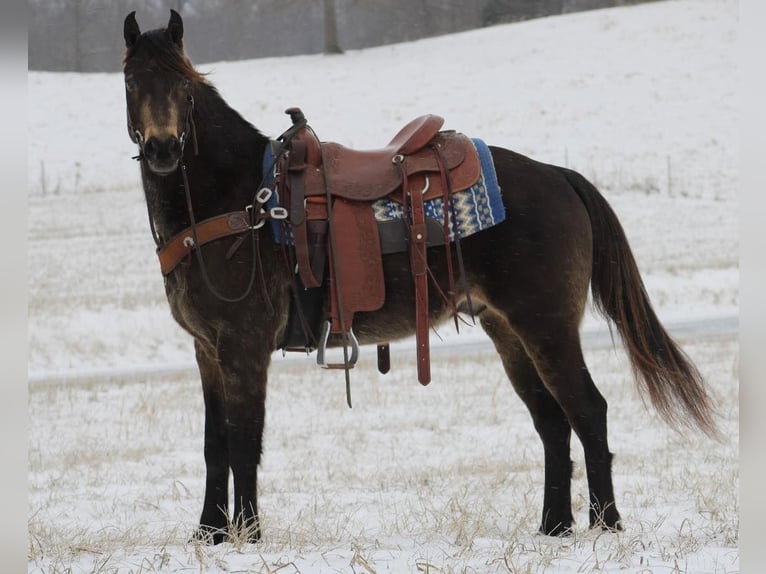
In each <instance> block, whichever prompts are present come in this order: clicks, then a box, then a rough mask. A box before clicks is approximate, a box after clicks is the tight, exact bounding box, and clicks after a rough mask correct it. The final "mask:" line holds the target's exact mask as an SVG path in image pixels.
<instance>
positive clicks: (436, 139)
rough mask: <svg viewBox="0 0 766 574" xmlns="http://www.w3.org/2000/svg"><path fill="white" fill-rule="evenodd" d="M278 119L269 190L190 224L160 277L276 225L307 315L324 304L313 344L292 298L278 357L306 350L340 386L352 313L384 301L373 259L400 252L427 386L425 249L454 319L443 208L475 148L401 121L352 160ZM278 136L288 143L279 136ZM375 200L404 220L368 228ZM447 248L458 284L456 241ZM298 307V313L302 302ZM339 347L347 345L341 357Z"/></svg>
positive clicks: (429, 121)
mask: <svg viewBox="0 0 766 574" xmlns="http://www.w3.org/2000/svg"><path fill="white" fill-rule="evenodd" d="M286 113H288V114H289V115H290V117H291V119H292V122H293V127H292V128H291V129H290V130H288V131H287V132H285V134H283V136H280V140H281V141H282V144H281V146H280V147H279V151H278V153H277V154H276V157H275V160H274V168H275V169H274V170H273V173H275V174H276V177H275V179H274V183H273V187H272V188H263V189H261V190H260V191H259V192H258V194H256V199H255V201H254V202H253V205H250V206H247V207H246V208H245V210H244V211H238V212H232V213H226V214H223V215H220V216H217V217H213V218H210V219H208V220H205V221H202V222H199V223H198V224H196V226H195V228H194V230H193V231H194V234H192V233H191V232H190V230H188V229H187V230H184V231H183V232H181V233H179V234H178V235H177V236H175V237H173V238H171V239H170V240H169V241H168V242H167V243H166V244H165V245H164V246H163V247H162V248H161V249H159V250H158V255H159V258H160V264H161V269H162V272H163V274H165V275H167V274H168V273H170V272H171V271H172V270H173V269H174V268H175V267H176V266H177V265H178V264H179V262H180V261H182V260H183V259H184V258H188V256H189V253H190V252H191V251H192V250H193V249H194V248H195V247H196V245H203V244H205V243H207V242H209V241H214V240H216V239H219V238H221V237H225V236H228V235H237V234H244V233H245V232H246V231H248V230H253V229H257V228H258V227H260V226H261V225H263V224H264V223H265V221H264V220H263V219H262V218H263V217H265V218H269V219H274V220H279V221H280V223H281V225H282V226H283V227H282V229H283V231H284V230H285V229H287V230H288V233H289V235H290V238H291V243H292V244H293V253H294V256H295V263H296V265H295V267H296V287H297V288H296V290H295V291H296V293H311V294H314V295H319V297H318V298H317V297H313V301H314V303H312V305H313V306H314V307H317V305H316V302H317V301H319V302H322V301H327V304H324V305H322V306H323V307H325V308H327V312H326V314H325V317H322V318H321V321H320V322H321V334H320V335H319V338H318V340H317V338H316V337H315V336H314V334H313V332H309V331H311V329H310V325H309V324H308V323H307V321H306V320H305V316H306V315H307V314H311V313H312V311H313V310H307V309H301V308H300V307H301V305H302V303H301V298H300V297H296V298H295V299H294V301H293V309H292V311H291V319H290V323H291V325H292V327H290V328H289V329H288V330H290V329H292V330H293V331H294V330H295V325H298V326H299V328H300V329H302V330H303V335H304V336H303V337H302V341H303V342H302V343H301V344H299V345H297V346H296V345H294V344H293V343H292V342H291V341H290V340H289V339H286V340H285V341H283V343H282V344H281V345H280V348H282V349H283V350H290V351H292V350H300V351H303V352H306V351H313V350H314V349H316V350H317V362H318V363H319V364H320V365H322V366H323V367H326V368H343V369H345V370H346V380H347V385H348V370H349V369H350V368H352V367H353V366H354V364H355V363H356V361H357V358H358V355H359V349H358V342H357V340H356V337H355V336H354V333H353V322H354V314H355V313H357V312H361V311H375V310H377V309H380V308H381V307H382V306H383V304H384V302H385V297H386V293H385V280H384V276H383V264H382V256H383V254H385V253H391V252H395V251H404V250H406V251H408V252H409V261H410V267H411V272H412V277H413V282H414V288H415V300H416V309H415V315H416V317H415V324H416V334H415V337H416V346H417V366H418V380H419V381H420V383H421V384H424V385H425V384H428V383H429V382H430V380H431V373H430V348H429V337H428V335H429V328H430V325H429V315H428V307H429V306H428V283H429V278H428V277H429V274H428V261H427V256H426V249H427V248H428V247H430V246H433V245H442V244H443V245H444V246H445V249H446V251H447V264H448V276H449V281H450V285H449V289H448V290H447V293H448V294H449V297H450V298H451V300H450V301H448V303H449V304H450V306H451V308H452V310H453V313H454V314H455V317H457V309H456V304H455V294H456V290H455V286H454V273H453V270H452V255H451V246H450V230H451V229H453V227H452V226H453V225H454V224H453V222H452V221H451V219H450V212H451V210H450V209H449V207H448V206H449V205H451V204H450V199H451V194H453V193H456V192H460V191H463V190H466V189H469V188H470V187H472V186H473V185H475V184H476V182H477V181H478V180H479V179H480V178H481V175H482V173H481V162H480V160H479V156H478V153H477V151H476V148H475V147H474V145H473V143H472V142H471V140H470V139H469V138H468V137H467V136H465V135H463V134H460V133H456V132H454V131H440V130H441V127H442V125H443V124H444V119H443V118H441V117H439V116H437V115H431V114H428V115H423V116H420V117H418V118H416V119H414V120H412V121H410V122H409V123H408V124H406V125H405V126H404V127H403V128H402V129H401V130H400V131H399V132H398V133H397V134H396V135H395V136H394V137H393V139H392V140H391V141H390V143H389V144H388V145H387V146H385V147H383V148H381V149H376V150H363V151H359V150H353V149H349V148H346V147H344V146H342V145H340V144H337V143H331V142H320V140H319V139H318V138H317V136H316V134H315V133H314V131H313V130H312V129H311V128H310V127H309V126H308V124H307V122H306V119H305V116H304V114H303V113H302V112H301V110H300V109H299V108H290V109H288V110H287V111H286ZM286 134H289V135H288V136H287V137H285V135H286ZM275 143H276V142H275ZM272 189H273V190H274V191H276V192H277V196H278V201H279V204H278V205H277V206H272V207H271V208H270V209H266V208H268V207H269V200H270V199H271V198H272V191H271V190H272ZM435 198H442V199H443V200H444V209H443V213H444V221H442V222H438V223H437V222H435V221H434V220H432V219H430V218H427V217H426V215H425V207H424V206H425V202H427V201H430V200H432V199H435ZM381 199H387V200H390V201H393V202H396V203H397V204H399V205H401V208H402V213H403V214H404V221H403V222H398V223H401V224H402V225H394V226H384V225H383V224H382V223H380V222H378V221H376V219H375V215H374V210H373V204H374V203H375V202H376V201H379V200H381ZM260 214H263V215H260ZM256 218H257V221H255V219H256ZM386 223H391V222H386ZM192 235H193V237H194V239H196V241H193V240H192ZM455 235H457V234H455ZM456 248H457V250H458V257H457V261H458V264H459V266H460V267H461V268H460V269H459V275H460V276H461V277H462V276H463V270H462V264H461V263H460V262H461V261H462V258H461V257H460V253H459V250H460V244H459V240H457V239H456ZM310 299H311V297H310ZM303 301H304V303H303V305H305V298H304V299H303ZM296 306H297V307H298V309H297V313H296V312H295V307H296ZM295 317H300V319H295ZM330 335H334V336H339V337H340V338H341V341H342V342H343V348H344V360H343V363H336V364H332V363H328V362H326V361H325V351H326V347H327V342H328V339H329V337H330ZM347 345H350V346H351V353H350V356H349V355H348V353H347ZM378 368H379V370H381V372H387V371H388V369H389V368H390V359H389V349H388V344H387V343H386V344H381V345H378Z"/></svg>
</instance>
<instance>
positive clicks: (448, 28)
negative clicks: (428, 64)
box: [28, 0, 656, 72]
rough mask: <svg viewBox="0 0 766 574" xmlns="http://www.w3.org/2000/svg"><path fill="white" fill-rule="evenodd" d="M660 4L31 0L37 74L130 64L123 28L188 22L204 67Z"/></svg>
mask: <svg viewBox="0 0 766 574" xmlns="http://www.w3.org/2000/svg"><path fill="white" fill-rule="evenodd" d="M646 1H656V0H476V1H473V2H466V1H465V0H143V1H138V0H112V1H110V2H104V1H103V0H28V7H29V12H28V14H29V22H28V57H29V58H28V65H29V69H32V70H51V71H74V72H113V71H118V70H120V67H121V58H122V52H123V47H124V45H123V38H122V24H123V20H124V18H125V16H126V15H127V14H128V13H129V12H131V11H133V10H135V11H136V17H137V19H138V22H139V24H140V25H141V28H142V29H143V30H149V29H152V28H157V27H160V26H164V25H165V23H166V22H167V19H168V14H169V10H170V9H171V8H172V9H174V10H176V11H177V12H179V13H180V14H181V15H182V16H183V18H184V25H185V27H186V29H187V35H186V39H185V42H186V50H187V52H188V54H189V56H190V57H191V59H192V61H194V62H195V63H205V62H215V61H221V60H241V59H249V58H262V57H274V56H291V55H296V54H314V53H320V52H328V53H337V52H342V51H343V50H351V49H359V48H365V47H369V46H377V45H381V44H390V43H395V42H404V41H410V40H416V39H418V38H424V37H429V36H437V35H441V34H449V33H452V32H459V31H462V30H469V29H473V28H479V27H483V26H490V25H494V24H499V23H505V22H513V21H518V20H525V19H529V18H538V17H542V16H550V15H555V14H565V13H569V12H577V11H581V10H590V9H594V8H605V7H611V6H619V5H626V4H637V3H640V2H646Z"/></svg>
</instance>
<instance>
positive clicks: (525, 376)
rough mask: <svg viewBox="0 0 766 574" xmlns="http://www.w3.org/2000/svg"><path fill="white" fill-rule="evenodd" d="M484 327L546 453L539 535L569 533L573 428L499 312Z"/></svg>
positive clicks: (485, 318)
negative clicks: (524, 405)
mask: <svg viewBox="0 0 766 574" xmlns="http://www.w3.org/2000/svg"><path fill="white" fill-rule="evenodd" d="M480 321H481V325H482V327H483V328H484V331H485V332H486V333H487V335H489V337H490V338H491V339H492V341H493V342H494V344H495V348H496V349H497V351H498V353H499V354H500V357H501V359H502V361H503V366H504V367H505V372H506V373H507V375H508V378H509V379H510V380H511V383H512V384H513V387H514V389H515V390H516V392H517V393H518V395H519V396H520V397H521V399H522V400H523V401H524V403H525V404H526V406H527V408H528V409H529V412H530V414H531V415H532V420H533V421H534V425H535V429H536V430H537V433H538V434H539V435H540V438H541V439H542V441H543V448H544V451H545V494H544V499H543V515H542V522H541V524H540V532H542V533H543V534H549V535H552V536H555V535H560V534H566V533H568V532H569V531H570V529H571V527H572V500H571V478H572V462H571V460H570V458H569V439H570V436H571V434H572V433H571V431H572V428H571V426H570V425H569V421H568V420H567V418H566V415H565V414H564V412H563V411H562V410H561V407H560V406H559V404H558V403H557V402H556V400H555V399H554V398H553V396H552V395H551V394H550V392H548V390H547V389H546V388H545V385H544V384H543V382H542V381H541V380H540V377H539V375H538V374H537V370H536V369H535V366H534V363H533V362H532V360H531V359H530V358H529V356H528V355H527V352H526V351H525V350H524V347H523V345H522V344H521V340H520V339H519V338H518V337H517V336H516V335H515V334H514V333H513V331H512V330H511V328H510V326H509V325H508V322H507V321H506V320H505V318H504V317H502V316H501V315H500V314H499V313H495V312H492V311H485V312H484V313H482V315H481V316H480Z"/></svg>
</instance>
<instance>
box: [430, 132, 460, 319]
mask: <svg viewBox="0 0 766 574" xmlns="http://www.w3.org/2000/svg"><path fill="white" fill-rule="evenodd" d="M430 147H431V149H432V150H433V151H434V155H435V156H436V163H437V164H438V166H439V175H440V177H441V180H442V188H443V196H442V201H443V202H444V225H443V233H444V250H445V253H446V255H447V277H448V280H449V288H448V291H447V294H448V296H449V297H448V299H446V303H447V304H448V305H449V306H450V309H451V310H452V317H453V318H454V320H455V330H456V331H457V332H458V333H459V332H460V323H459V322H458V318H457V303H456V295H455V275H454V272H453V269H452V249H451V246H450V240H449V230H450V223H451V220H450V217H449V213H450V210H449V207H448V206H449V205H450V204H451V203H452V185H451V182H450V178H449V175H447V164H446V163H445V161H444V155H443V153H442V150H441V148H440V147H439V146H438V145H435V144H433V143H432V144H431V146H430ZM429 272H430V269H429ZM432 278H433V275H432ZM434 283H435V284H436V287H437V289H438V290H439V292H440V293H441V289H440V288H439V284H438V283H437V282H436V280H435V279H434ZM442 297H444V295H443V294H442Z"/></svg>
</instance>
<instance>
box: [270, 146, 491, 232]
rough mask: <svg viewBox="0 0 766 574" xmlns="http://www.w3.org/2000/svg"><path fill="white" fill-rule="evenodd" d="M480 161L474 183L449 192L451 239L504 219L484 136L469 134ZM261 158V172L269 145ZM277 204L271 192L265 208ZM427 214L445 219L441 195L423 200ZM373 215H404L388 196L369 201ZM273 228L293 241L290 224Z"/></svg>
mask: <svg viewBox="0 0 766 574" xmlns="http://www.w3.org/2000/svg"><path fill="white" fill-rule="evenodd" d="M471 141H472V142H473V145H474V147H475V148H476V151H477V152H478V154H479V160H480V161H481V177H480V178H479V181H477V182H476V184H475V185H474V186H473V187H471V188H469V189H466V190H464V191H459V192H455V193H453V194H452V195H451V196H450V203H451V206H450V213H449V220H450V223H451V225H450V232H449V237H450V241H454V240H455V238H456V237H457V238H459V239H462V238H464V237H468V236H469V235H473V234H474V233H477V232H479V231H482V230H484V229H487V228H489V227H492V226H493V225H497V224H498V223H500V222H501V221H503V220H505V205H504V204H503V198H502V193H501V190H500V185H499V184H498V181H497V174H496V173H495V165H494V163H493V162H492V154H491V153H490V151H489V147H488V146H487V144H486V143H484V141H483V140H480V139H477V138H472V139H471ZM266 150H267V151H266V154H265V155H264V158H263V166H264V174H265V173H267V171H268V169H269V168H270V167H271V166H272V165H273V163H272V162H273V155H272V154H271V149H270V146H266ZM275 205H279V197H278V195H277V193H274V194H273V195H272V197H271V199H270V200H269V203H268V204H267V208H269V207H273V206H275ZM424 208H425V215H426V217H429V218H432V219H435V220H436V221H438V222H443V221H444V199H443V198H441V197H438V198H434V199H432V200H428V201H426V202H424ZM372 209H373V213H374V214H375V219H376V220H377V221H379V222H386V221H396V220H401V219H403V218H404V210H403V208H402V205H401V204H400V203H397V202H395V201H393V200H391V199H386V198H384V199H379V200H377V201H375V202H374V203H373V204H372ZM271 224H272V232H273V235H274V239H275V241H277V242H278V243H287V244H288V245H292V244H293V237H292V233H291V230H290V226H287V229H285V227H284V226H283V225H282V223H281V222H280V221H275V220H271Z"/></svg>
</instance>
